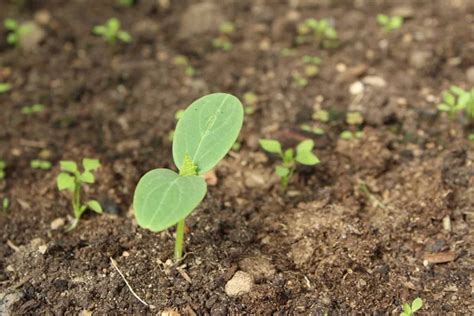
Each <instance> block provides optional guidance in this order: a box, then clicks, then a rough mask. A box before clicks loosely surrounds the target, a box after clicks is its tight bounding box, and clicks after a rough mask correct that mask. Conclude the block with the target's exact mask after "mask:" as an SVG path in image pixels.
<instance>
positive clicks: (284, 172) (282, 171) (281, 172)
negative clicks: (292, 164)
mask: <svg viewBox="0 0 474 316" xmlns="http://www.w3.org/2000/svg"><path fill="white" fill-rule="evenodd" d="M275 173H276V174H277V175H278V176H279V177H280V178H284V177H287V176H288V175H289V174H290V169H289V168H287V167H283V166H276V167H275Z"/></svg>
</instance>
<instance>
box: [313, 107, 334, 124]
mask: <svg viewBox="0 0 474 316" xmlns="http://www.w3.org/2000/svg"><path fill="white" fill-rule="evenodd" d="M312 118H313V120H315V121H319V122H322V123H327V122H329V119H330V116H329V112H328V111H326V110H316V111H314V113H313V115H312Z"/></svg>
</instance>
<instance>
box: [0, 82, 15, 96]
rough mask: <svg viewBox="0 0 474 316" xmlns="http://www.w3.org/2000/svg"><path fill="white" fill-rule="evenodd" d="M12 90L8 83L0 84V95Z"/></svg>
mask: <svg viewBox="0 0 474 316" xmlns="http://www.w3.org/2000/svg"><path fill="white" fill-rule="evenodd" d="M11 88H12V85H11V84H9V83H1V82H0V93H5V92H8V91H10V90H11Z"/></svg>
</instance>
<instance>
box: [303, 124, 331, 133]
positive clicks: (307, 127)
mask: <svg viewBox="0 0 474 316" xmlns="http://www.w3.org/2000/svg"><path fill="white" fill-rule="evenodd" d="M300 128H301V129H302V130H303V131H305V132H309V133H313V134H315V135H324V133H325V132H324V130H323V129H322V128H321V127H317V126H311V125H309V124H301V125H300Z"/></svg>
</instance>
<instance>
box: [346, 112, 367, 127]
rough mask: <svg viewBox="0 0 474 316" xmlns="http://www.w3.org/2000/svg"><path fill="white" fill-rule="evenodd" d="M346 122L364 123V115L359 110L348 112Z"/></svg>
mask: <svg viewBox="0 0 474 316" xmlns="http://www.w3.org/2000/svg"><path fill="white" fill-rule="evenodd" d="M346 123H347V124H349V125H360V124H362V123H364V117H363V116H362V114H360V113H359V112H348V113H347V114H346Z"/></svg>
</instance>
